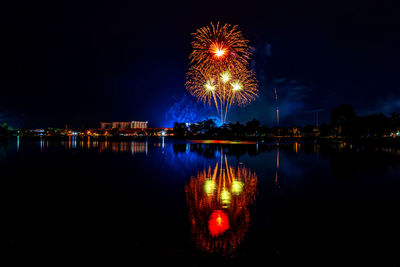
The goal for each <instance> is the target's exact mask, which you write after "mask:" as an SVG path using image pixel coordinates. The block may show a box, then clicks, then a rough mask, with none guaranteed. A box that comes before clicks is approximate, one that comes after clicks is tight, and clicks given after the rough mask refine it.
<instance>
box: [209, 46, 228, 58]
mask: <svg viewBox="0 0 400 267" xmlns="http://www.w3.org/2000/svg"><path fill="white" fill-rule="evenodd" d="M227 50H228V49H227V48H225V47H223V46H222V45H220V44H218V43H212V44H211V45H210V52H211V53H212V54H214V57H216V58H221V57H223V56H224V55H225V54H226V53H227V52H228V51H227Z"/></svg>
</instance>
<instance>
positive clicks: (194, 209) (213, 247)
mask: <svg viewBox="0 0 400 267" xmlns="http://www.w3.org/2000/svg"><path fill="white" fill-rule="evenodd" d="M256 189H257V176H256V174H255V173H253V172H252V171H250V170H249V169H247V168H246V167H244V166H239V167H237V168H233V167H230V166H229V165H228V162H227V159H226V156H225V158H224V160H223V157H222V156H221V161H220V162H218V163H217V164H216V165H215V167H213V168H212V167H211V166H210V167H209V168H208V169H207V170H203V171H201V172H200V173H198V174H197V175H196V176H194V177H192V178H191V179H190V182H189V183H188V184H187V185H186V187H185V191H186V199H187V203H188V206H189V218H190V221H191V228H192V235H193V238H194V240H195V243H196V244H197V246H198V247H199V248H201V249H202V250H205V251H207V252H211V253H221V254H225V255H226V254H231V253H233V252H234V251H235V249H236V248H237V247H238V246H239V244H240V243H241V241H242V240H243V239H244V237H245V234H246V232H247V230H248V226H249V223H250V210H249V209H250V206H251V204H252V203H253V201H254V200H255V195H256Z"/></svg>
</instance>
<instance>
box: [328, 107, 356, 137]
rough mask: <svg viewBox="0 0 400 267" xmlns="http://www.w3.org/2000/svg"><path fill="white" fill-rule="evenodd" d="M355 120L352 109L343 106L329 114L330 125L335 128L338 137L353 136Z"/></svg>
mask: <svg viewBox="0 0 400 267" xmlns="http://www.w3.org/2000/svg"><path fill="white" fill-rule="evenodd" d="M356 118H357V115H356V112H355V111H354V108H353V107H352V106H350V105H347V104H343V105H340V106H338V107H336V108H334V109H333V110H332V112H331V125H332V126H333V127H335V129H336V131H337V134H338V135H343V136H352V135H353V134H354V127H353V126H354V122H355V120H356Z"/></svg>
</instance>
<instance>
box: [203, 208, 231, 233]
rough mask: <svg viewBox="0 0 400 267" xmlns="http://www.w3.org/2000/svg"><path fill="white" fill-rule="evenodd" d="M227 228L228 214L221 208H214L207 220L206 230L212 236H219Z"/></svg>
mask: <svg viewBox="0 0 400 267" xmlns="http://www.w3.org/2000/svg"><path fill="white" fill-rule="evenodd" d="M228 229H229V219H228V216H227V215H226V214H225V212H223V211H222V210H215V211H213V213H212V214H211V216H210V220H209V221H208V230H209V231H210V234H211V235H212V236H219V235H220V234H222V233H223V232H225V231H226V230H228Z"/></svg>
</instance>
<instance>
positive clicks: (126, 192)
mask: <svg viewBox="0 0 400 267" xmlns="http://www.w3.org/2000/svg"><path fill="white" fill-rule="evenodd" d="M0 170H1V172H0V177H1V179H0V183H1V184H0V190H1V191H0V193H1V194H0V195H1V203H2V211H1V213H2V225H3V226H2V228H1V232H0V233H1V239H0V240H1V241H0V242H1V243H0V244H1V247H3V248H18V249H19V248H28V249H29V250H32V249H34V250H37V251H41V252H42V253H43V252H45V253H44V254H39V255H40V256H37V257H39V258H40V257H42V256H44V257H45V258H46V259H47V260H51V262H55V263H67V264H74V263H76V262H77V261H79V262H86V263H93V262H99V263H100V262H103V261H109V262H111V263H115V262H116V261H121V262H122V261H124V262H126V261H128V262H130V263H132V264H134V263H135V262H137V261H138V260H142V259H145V260H146V265H153V264H154V265H155V264H157V263H160V262H161V263H171V262H172V263H179V264H182V265H186V266H202V265H207V266H209V265H221V264H223V265H243V264H248V265H249V266H254V265H263V266H265V265H270V266H277V265H278V266H282V265H285V263H287V261H293V260H295V261H297V262H300V261H305V262H308V263H310V264H316V265H319V266H325V265H327V263H331V262H332V261H339V262H342V264H341V266H343V265H347V264H349V263H350V262H352V263H355V264H353V266H357V265H358V264H360V262H368V261H370V260H371V261H372V260H379V261H381V262H382V263H385V264H388V266H394V265H393V264H394V263H396V262H398V260H399V248H400V242H399V237H400V235H399V225H400V224H399V223H400V220H399V219H398V213H399V209H398V207H399V203H400V202H399V200H400V197H399V196H400V150H396V149H390V148H382V147H378V148H375V147H374V148H366V147H355V146H352V145H349V144H336V145H320V144H316V143H309V144H306V143H297V142H287V143H282V142H281V143H279V142H272V143H271V142H269V143H264V142H258V143H257V142H244V143H241V142H227V141H199V140H197V141H184V140H171V139H167V138H159V139H135V140H129V141H105V140H102V141H100V140H96V139H93V138H92V139H89V140H80V139H76V138H74V137H70V138H65V139H64V140H61V139H57V140H54V139H45V138H43V139H40V140H39V139H37V140H25V139H22V138H21V139H19V138H18V139H17V138H14V139H9V140H7V141H2V142H0ZM110 251H118V253H119V254H120V255H119V256H118V257H112V256H109V252H110ZM100 252H101V253H100ZM357 263H358V264H357ZM291 266H293V265H291ZM380 266H383V264H382V265H380Z"/></svg>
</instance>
